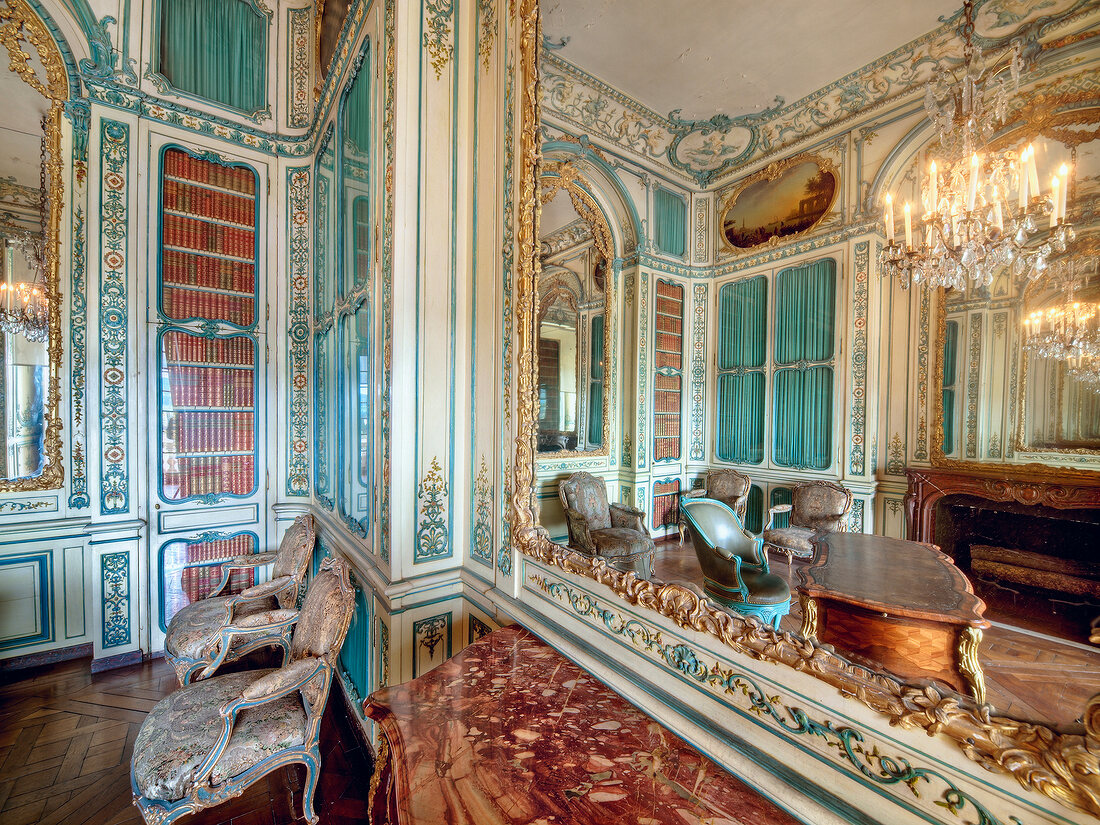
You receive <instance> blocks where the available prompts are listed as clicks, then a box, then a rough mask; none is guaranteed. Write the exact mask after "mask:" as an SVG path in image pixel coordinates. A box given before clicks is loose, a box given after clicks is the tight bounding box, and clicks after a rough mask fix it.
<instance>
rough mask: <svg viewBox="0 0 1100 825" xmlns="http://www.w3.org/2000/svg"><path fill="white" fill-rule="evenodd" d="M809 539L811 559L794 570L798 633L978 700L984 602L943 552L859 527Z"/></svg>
mask: <svg viewBox="0 0 1100 825" xmlns="http://www.w3.org/2000/svg"><path fill="white" fill-rule="evenodd" d="M814 545H815V553H814V561H813V563H812V564H811V565H810V566H809V567H806V568H804V569H802V570H800V571H799V576H800V578H801V579H802V584H801V585H799V587H798V594H799V601H800V603H801V605H802V634H803V635H804V636H808V637H811V638H816V639H817V640H818V641H820V642H822V643H826V644H831V645H833V646H834V647H836V648H837V649H838V650H843V651H845V652H848V653H854V654H856V655H858V656H861V657H863V658H864V659H869V660H871V661H872V662H874V663H876V664H880V665H882V666H883V667H884V668H886V669H887V670H889V671H890V672H892V673H895V674H897V675H898V676H901V677H902V678H904V679H921V678H932V679H939V680H941V681H943V682H946V683H947V684H948V685H950V686H951V687H953V688H955V689H956V690H958V691H959V692H960V693H969V694H970V695H972V696H973V697H974V699H975V700H976V701H977V702H978V704H983V703H984V702H985V677H984V676H983V674H982V668H981V664H980V663H979V662H978V644H979V643H980V642H981V639H982V630H983V629H984V628H987V627H989V622H988V621H986V620H985V618H983V616H982V614H983V612H984V611H985V602H983V601H982V600H981V599H979V598H978V597H977V596H975V595H974V590H973V588H971V586H970V582H969V581H968V580H967V578H966V576H964V575H963V574H962V571H961V570H959V568H957V567H955V565H954V564H952V563H951V559H949V558H948V557H947V556H946V555H944V554H943V553H941V552H940V551H939V550H938V549H936V548H935V547H933V546H932V545H930V544H919V543H917V542H915V541H905V540H903V539H892V538H887V537H885V536H872V535H863V534H861V533H829V534H826V535H824V536H822V537H820V538H818V539H816V540H815V542H814Z"/></svg>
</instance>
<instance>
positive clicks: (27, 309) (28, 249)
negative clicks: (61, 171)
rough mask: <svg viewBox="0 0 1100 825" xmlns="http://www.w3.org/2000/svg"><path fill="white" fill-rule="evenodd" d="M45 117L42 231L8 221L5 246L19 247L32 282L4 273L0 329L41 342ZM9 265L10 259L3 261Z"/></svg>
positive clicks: (45, 317)
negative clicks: (32, 277)
mask: <svg viewBox="0 0 1100 825" xmlns="http://www.w3.org/2000/svg"><path fill="white" fill-rule="evenodd" d="M46 130H47V123H46V118H43V119H42V148H41V158H40V161H41V162H40V164H39V184H40V188H39V195H38V215H39V232H38V233H33V232H31V231H30V230H28V229H25V228H23V227H21V226H19V225H18V224H16V223H14V221H10V222H9V221H7V220H5V221H4V223H5V224H7V225H6V226H5V227H4V230H5V232H4V234H5V235H6V236H7V238H6V245H7V246H10V247H15V248H19V249H21V250H22V252H23V257H24V258H25V259H26V261H27V266H28V267H29V269H30V271H31V272H32V273H33V274H34V279H33V281H32V283H30V284H25V283H20V282H14V283H13V282H11V276H12V273H10V272H4V273H3V275H4V277H3V280H2V281H0V331H3V332H5V333H9V334H18V335H22V336H23V337H24V338H26V339H27V340H29V341H33V342H35V343H42V342H43V341H46V340H47V339H48V338H49V319H50V298H49V295H48V294H47V292H46V290H45V288H44V287H41V286H39V284H44V283H45V281H46V278H45V275H46V269H47V266H48V265H49V259H48V254H47V251H46V243H47V241H46V209H47V202H46ZM3 266H4V267H5V268H6V267H7V262H6V261H5V262H3Z"/></svg>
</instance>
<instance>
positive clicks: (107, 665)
mask: <svg viewBox="0 0 1100 825" xmlns="http://www.w3.org/2000/svg"><path fill="white" fill-rule="evenodd" d="M139 664H141V651H140V650H131V651H130V652H129V653H119V654H118V655H116V656H105V657H103V658H102V659H92V673H102V672H103V671H105V670H114V669H115V668H116V667H126V666H127V665H139Z"/></svg>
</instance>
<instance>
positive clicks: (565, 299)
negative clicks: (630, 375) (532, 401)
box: [536, 189, 607, 453]
mask: <svg viewBox="0 0 1100 825" xmlns="http://www.w3.org/2000/svg"><path fill="white" fill-rule="evenodd" d="M541 226H542V238H541V240H542V256H541V258H542V271H541V273H540V275H539V326H538V409H537V411H536V415H537V418H538V430H539V435H538V450H539V452H540V453H563V452H564V453H574V452H589V451H592V450H596V449H599V448H600V447H602V446H603V440H604V419H605V416H606V411H605V396H606V392H605V387H604V380H605V379H604V376H605V374H606V365H605V363H604V360H605V352H606V341H605V332H606V329H607V323H606V317H605V316H606V312H607V296H606V277H607V261H606V259H605V257H604V256H603V254H601V252H600V251H599V250H597V249H596V246H595V240H594V236H593V234H592V230H591V228H590V227H589V226H588V225H587V224H586V223H585V221H584V219H583V218H581V217H580V216H579V215H578V214H577V212H576V209H575V208H574V206H573V204H572V202H571V200H570V197H569V193H568V191H566V190H565V189H560V190H558V192H557V193H556V194H555V196H554V197H553V198H552V199H551V200H550V201H549V202H547V203H546V204H544V205H543V211H542V221H541Z"/></svg>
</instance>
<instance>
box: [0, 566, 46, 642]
mask: <svg viewBox="0 0 1100 825" xmlns="http://www.w3.org/2000/svg"><path fill="white" fill-rule="evenodd" d="M26 564H30V565H33V566H34V573H33V575H34V578H36V579H37V580H38V604H37V609H38V632H37V633H30V634H28V635H26V636H16V637H12V638H8V639H4V640H2V641H0V650H11V649H12V648H17V647H28V646H30V645H37V644H41V643H43V642H49V641H52V640H53V612H52V606H53V588H52V587H51V583H52V578H53V575H52V574H53V560H52V558H51V554H50V553H48V552H43V553H26V554H23V555H19V556H5V557H4V558H2V559H0V576H7V575H10V573H9V571H6V570H4V569H3V568H5V567H12V566H13V565H26Z"/></svg>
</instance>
